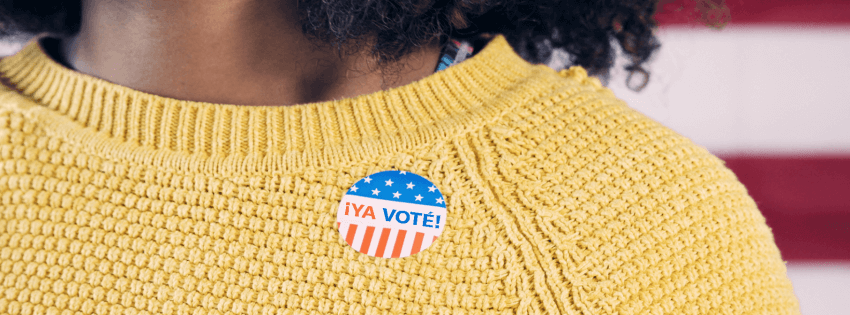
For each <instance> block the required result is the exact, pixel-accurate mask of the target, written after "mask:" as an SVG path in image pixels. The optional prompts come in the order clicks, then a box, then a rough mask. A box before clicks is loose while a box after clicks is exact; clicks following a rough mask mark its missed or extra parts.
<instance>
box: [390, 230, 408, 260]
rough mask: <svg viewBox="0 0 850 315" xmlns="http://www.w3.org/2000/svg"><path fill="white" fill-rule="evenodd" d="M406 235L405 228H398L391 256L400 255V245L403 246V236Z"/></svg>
mask: <svg viewBox="0 0 850 315" xmlns="http://www.w3.org/2000/svg"><path fill="white" fill-rule="evenodd" d="M405 235H407V230H398V236H396V238H395V247H394V248H393V256H392V258H398V257H399V256H401V247H402V246H404V237H405Z"/></svg>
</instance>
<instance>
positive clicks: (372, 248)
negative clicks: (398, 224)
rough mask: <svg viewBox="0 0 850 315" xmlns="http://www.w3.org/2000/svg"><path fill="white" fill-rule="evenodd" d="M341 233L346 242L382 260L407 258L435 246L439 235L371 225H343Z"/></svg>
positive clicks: (340, 227)
mask: <svg viewBox="0 0 850 315" xmlns="http://www.w3.org/2000/svg"><path fill="white" fill-rule="evenodd" d="M337 227H338V228H339V233H340V234H341V235H344V236H345V242H346V243H347V244H348V245H349V246H351V247H352V248H354V249H355V250H357V251H358V252H361V253H363V254H367V255H369V256H373V257H382V258H399V257H407V256H410V255H414V254H416V253H419V252H420V251H422V250H423V249H425V248H428V247H430V246H431V244H433V243H434V242H435V241H436V240H437V237H439V235H433V234H425V233H422V232H416V231H408V230H403V229H393V228H388V227H384V228H378V227H374V226H370V225H357V224H344V225H343V224H341V223H340V222H337Z"/></svg>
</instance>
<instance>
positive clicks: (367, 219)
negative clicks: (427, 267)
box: [337, 171, 447, 258]
mask: <svg viewBox="0 0 850 315" xmlns="http://www.w3.org/2000/svg"><path fill="white" fill-rule="evenodd" d="M446 214H447V212H446V201H445V199H444V197H443V195H442V193H440V191H439V189H437V187H436V186H434V185H433V184H432V183H431V182H430V181H428V180H427V179H425V178H423V177H421V176H419V175H416V174H412V173H407V172H404V171H384V172H379V173H375V174H372V175H369V176H367V177H364V178H363V179H361V180H360V181H358V182H357V183H355V184H354V185H351V188H349V190H348V191H347V192H346V194H345V195H344V196H343V197H342V200H340V203H339V207H338V208H337V229H339V235H340V237H341V238H342V239H343V240H345V243H346V244H348V245H349V246H351V247H352V248H353V249H355V250H357V251H358V252H360V253H363V254H366V255H369V256H373V257H382V258H404V257H408V256H411V255H415V254H417V253H420V252H422V251H424V250H426V249H427V248H428V247H430V246H431V244H433V243H434V242H435V241H436V240H437V238H438V237H439V236H440V234H442V232H443V230H444V229H445V226H446V223H447V222H446Z"/></svg>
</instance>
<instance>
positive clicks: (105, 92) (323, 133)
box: [0, 35, 534, 168]
mask: <svg viewBox="0 0 850 315" xmlns="http://www.w3.org/2000/svg"><path fill="white" fill-rule="evenodd" d="M531 71H534V67H533V65H531V64H529V63H528V62H526V61H525V60H523V59H522V58H521V57H520V56H518V55H517V54H516V53H515V52H514V51H513V49H512V48H511V47H510V45H509V44H508V42H507V41H506V39H505V38H504V37H503V36H501V35H498V36H496V37H494V38H493V39H492V40H491V41H490V42H489V43H488V44H487V46H486V47H485V48H484V49H482V50H481V51H480V52H479V53H477V54H476V55H474V56H473V57H472V58H469V59H467V60H465V61H464V62H462V63H459V64H457V65H454V66H452V67H449V68H448V69H446V70H443V71H440V72H437V73H434V74H432V75H430V76H428V77H426V78H423V79H421V80H419V81H416V82H413V83H410V84H407V85H404V86H401V87H397V88H393V89H388V90H384V91H379V92H375V93H371V94H366V95H361V96H357V97H353V98H346V99H342V100H336V101H328V102H318V103H307V104H300V105H290V106H241V105H230V104H213V103H205V102H194V101H185V100H177V99H172V98H167V97H162V96H157V95H153V94H149V93H144V92H140V91H136V90H133V89H130V88H127V87H124V86H120V85H117V84H113V83H110V82H107V81H105V80H102V79H98V78H95V77H92V76H89V75H85V74H81V73H78V72H75V71H73V70H71V69H68V68H66V67H64V66H63V65H61V64H59V63H57V62H56V61H54V60H53V59H51V58H50V57H49V56H48V55H47V54H46V53H45V52H44V50H43V48H42V47H41V46H40V44H39V42H38V40H34V41H33V42H31V43H30V44H28V45H27V46H26V47H25V48H24V49H22V50H21V51H20V52H19V53H17V54H16V55H14V56H10V57H7V58H4V59H3V60H0V72H2V76H3V77H4V79H5V80H6V81H7V82H8V83H10V84H11V85H13V87H14V88H15V89H17V90H18V92H19V93H20V94H22V95H24V96H26V97H28V98H31V99H33V100H35V101H36V102H37V103H40V104H42V105H44V106H46V107H47V108H49V109H50V110H52V111H53V112H55V113H58V114H59V115H61V116H63V117H65V118H67V119H70V120H72V121H73V122H76V123H77V124H78V125H79V126H81V127H82V128H85V129H87V130H94V131H96V132H97V133H98V134H99V135H104V134H105V135H107V138H111V139H109V141H110V143H117V142H124V143H128V144H132V145H135V146H138V147H143V148H147V149H151V148H153V149H167V150H166V151H171V152H174V153H180V154H183V155H185V154H190V155H193V156H196V157H201V158H216V159H218V160H222V159H227V160H232V159H230V158H229V157H234V156H242V157H244V156H254V157H258V158H259V157H265V156H269V155H275V156H279V157H283V156H290V157H295V156H300V157H301V158H299V159H298V160H302V161H299V163H307V162H308V161H306V160H303V159H311V160H312V159H320V160H323V161H324V162H326V163H331V162H339V161H340V160H351V158H352V156H351V154H352V153H353V152H350V151H351V150H355V151H363V150H370V149H369V148H373V149H374V148H380V149H382V151H383V149H391V148H393V147H396V148H397V147H400V146H404V147H410V146H415V145H419V144H422V143H424V142H427V141H432V140H434V139H435V138H436V137H441V136H449V135H451V134H453V133H455V132H457V131H459V130H462V129H468V128H469V127H471V126H472V125H475V124H480V122H481V119H482V118H486V117H488V116H489V117H492V116H494V115H497V114H498V113H499V112H501V111H503V110H504V109H505V108H504V107H505V106H506V104H504V102H499V101H497V100H496V99H497V97H498V94H499V93H503V92H504V91H505V89H506V88H508V87H509V86H511V85H513V84H515V83H517V81H519V80H521V78H523V77H525V76H527V75H528V74H529V73H530V72H531ZM104 141H106V140H104ZM100 146H101V147H103V146H106V144H101V145H100ZM104 149H105V148H104ZM124 150H125V151H126V150H127V148H124ZM357 155H358V156H359V157H361V158H362V157H365V156H364V155H368V152H359V153H357ZM233 162H234V163H235V162H236V161H233ZM288 162H293V161H288ZM288 162H287V163H286V164H289V163H288ZM269 163H274V162H271V161H270V162H269ZM323 164H324V163H323ZM205 167H209V166H205ZM234 167H236V166H231V167H229V168H234ZM237 168H238V167H237Z"/></svg>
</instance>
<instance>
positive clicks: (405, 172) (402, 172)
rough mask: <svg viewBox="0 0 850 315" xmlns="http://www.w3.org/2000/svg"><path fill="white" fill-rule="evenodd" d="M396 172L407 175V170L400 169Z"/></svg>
mask: <svg viewBox="0 0 850 315" xmlns="http://www.w3.org/2000/svg"><path fill="white" fill-rule="evenodd" d="M398 173H399V174H401V175H407V171H400V172H398Z"/></svg>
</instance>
